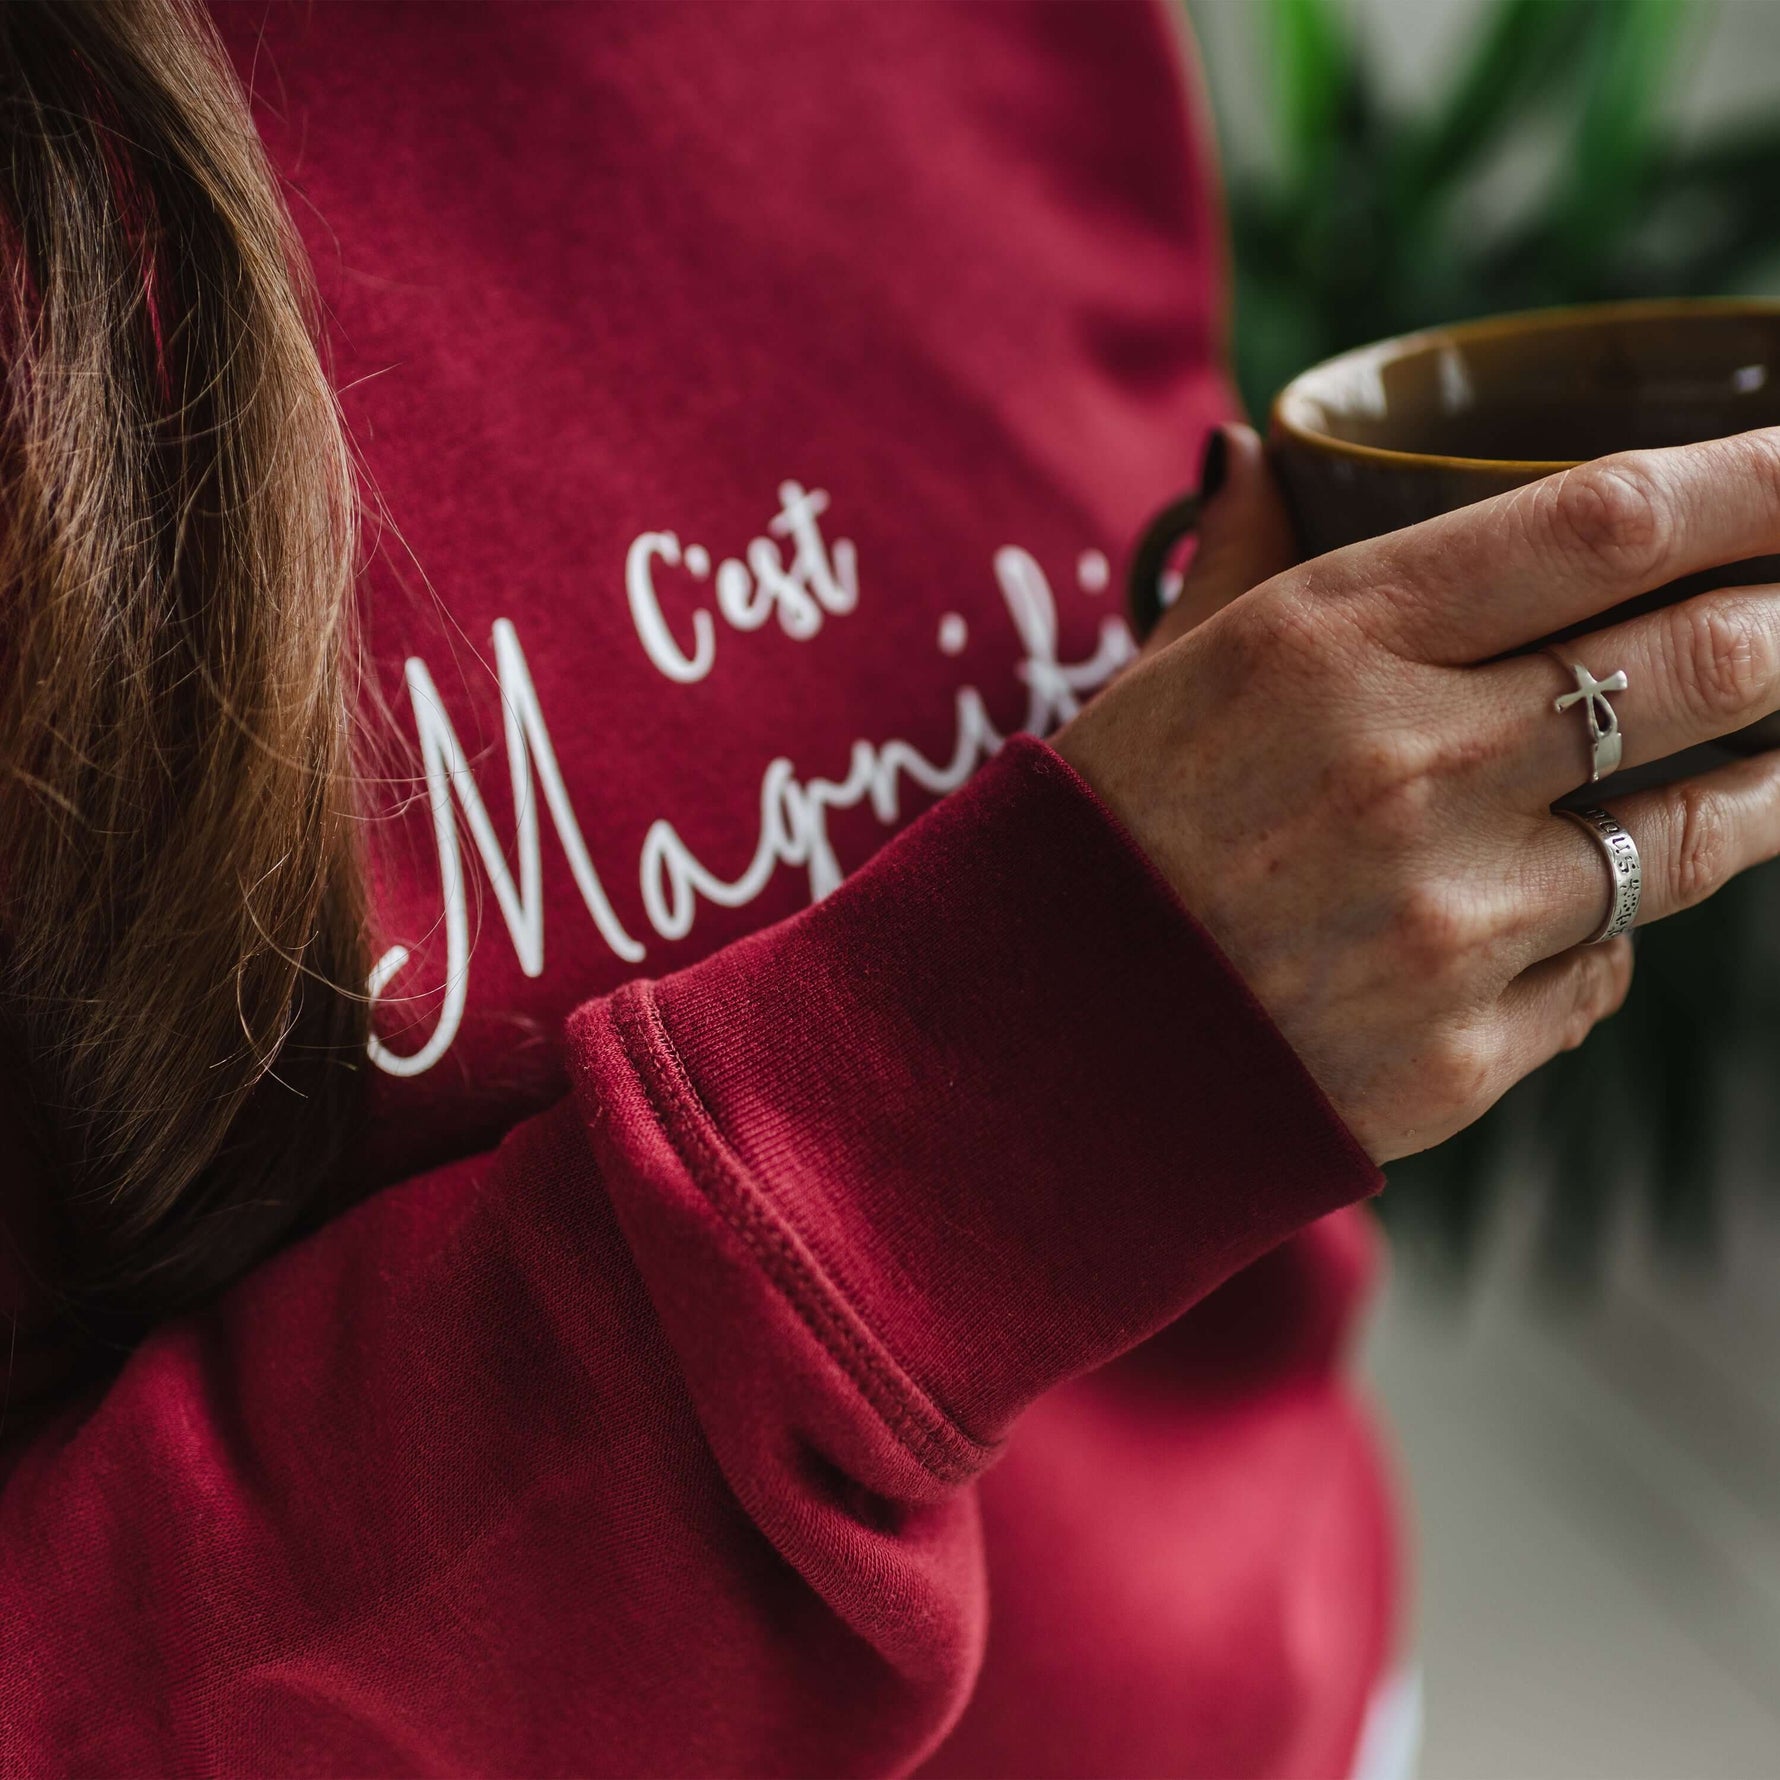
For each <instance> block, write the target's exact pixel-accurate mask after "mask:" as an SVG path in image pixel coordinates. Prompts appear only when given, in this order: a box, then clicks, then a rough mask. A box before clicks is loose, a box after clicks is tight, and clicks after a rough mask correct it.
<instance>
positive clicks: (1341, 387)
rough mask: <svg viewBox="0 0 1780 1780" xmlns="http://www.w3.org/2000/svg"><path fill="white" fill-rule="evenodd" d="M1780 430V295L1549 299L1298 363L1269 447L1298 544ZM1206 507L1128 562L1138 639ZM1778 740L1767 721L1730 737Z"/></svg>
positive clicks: (1760, 575) (1711, 575)
mask: <svg viewBox="0 0 1780 1780" xmlns="http://www.w3.org/2000/svg"><path fill="white" fill-rule="evenodd" d="M1776 424H1780V301H1760V300H1753V299H1751V300H1742V299H1726V300H1708V299H1696V300H1674V301H1662V302H1639V303H1611V304H1601V305H1597V306H1593V307H1588V308H1571V309H1541V310H1534V311H1530V312H1529V313H1526V314H1523V315H1501V316H1492V317H1490V318H1489V319H1487V320H1484V321H1473V322H1465V323H1461V324H1459V325H1456V326H1452V327H1444V328H1431V329H1429V330H1428V331H1426V332H1425V333H1419V334H1406V335H1403V336H1402V337H1401V338H1398V339H1395V340H1383V341H1380V342H1378V343H1377V344H1375V345H1372V346H1362V347H1358V348H1356V349H1355V350H1354V351H1352V352H1344V353H1342V354H1341V355H1340V356H1339V357H1337V358H1332V359H1329V360H1327V361H1325V362H1324V363H1323V364H1320V365H1315V366H1313V367H1312V368H1311V369H1310V370H1308V371H1304V372H1301V373H1300V374H1299V375H1298V376H1297V377H1294V378H1293V379H1292V381H1291V382H1290V383H1288V384H1287V385H1286V387H1285V388H1284V389H1283V390H1281V391H1280V393H1279V395H1278V396H1277V397H1276V398H1275V400H1274V403H1273V412H1272V415H1271V418H1270V423H1269V427H1268V436H1267V454H1268V458H1269V460H1270V461H1271V463H1272V466H1273V470H1274V473H1275V475H1276V476H1277V477H1278V479H1279V481H1280V483H1281V485H1282V487H1283V488H1284V490H1285V497H1286V503H1287V505H1288V507H1289V508H1290V510H1291V514H1292V520H1293V523H1294V525H1295V526H1296V528H1297V532H1298V543H1299V548H1300V549H1301V551H1302V552H1303V554H1304V555H1306V556H1320V555H1321V554H1322V553H1323V552H1324V551H1326V550H1334V549H1336V548H1338V547H1339V546H1341V545H1343V544H1352V543H1355V542H1357V541H1358V540H1359V539H1361V538H1371V537H1376V536H1378V535H1379V534H1380V533H1381V532H1387V531H1395V530H1396V529H1397V528H1398V527H1400V526H1405V525H1413V524H1415V523H1416V522H1417V521H1418V520H1422V519H1430V518H1432V517H1433V516H1434V515H1435V514H1437V513H1445V512H1449V511H1450V510H1451V509H1453V508H1454V507H1462V506H1466V505H1468V504H1469V503H1470V502H1472V501H1478V500H1482V499H1484V498H1485V497H1486V496H1489V495H1494V494H1500V493H1502V492H1503V491H1504V490H1506V489H1510V488H1517V487H1519V486H1520V485H1521V484H1522V483H1526V482H1533V481H1536V480H1537V479H1538V478H1539V477H1541V476H1549V475H1551V474H1552V473H1553V472H1554V471H1557V470H1563V469H1567V468H1569V467H1570V466H1571V465H1573V464H1577V463H1581V462H1584V461H1585V460H1587V459H1589V458H1593V457H1602V456H1605V455H1606V454H1607V453H1609V452H1613V451H1624V450H1631V449H1637V448H1642V447H1648V446H1656V445H1680V444H1688V443H1692V442H1694V441H1696V440H1700V439H1712V438H1721V437H1723V436H1724V435H1726V434H1728V433H1740V432H1746V431H1748V430H1749V429H1750V428H1751V427H1760V426H1773V425H1776ZM1197 518H1198V501H1197V497H1196V496H1193V495H1188V496H1185V497H1183V498H1182V499H1181V500H1179V501H1176V502H1174V503H1173V504H1172V505H1171V506H1169V507H1168V508H1167V509H1166V510H1165V511H1164V512H1162V513H1161V514H1159V515H1157V517H1156V519H1155V520H1154V521H1153V522H1152V523H1151V525H1150V527H1149V528H1148V530H1147V531H1146V532H1145V534H1144V536H1143V539H1142V540H1141V542H1140V544H1139V546H1138V550H1137V553H1136V555H1135V557H1134V558H1133V561H1132V565H1131V577H1130V587H1129V594H1130V605H1131V613H1132V618H1133V621H1134V622H1135V624H1136V626H1137V629H1138V632H1139V634H1140V635H1144V634H1147V633H1148V630H1149V628H1150V627H1151V626H1152V625H1153V624H1154V623H1155V621H1156V619H1157V617H1158V616H1159V615H1160V613H1161V609H1162V594H1161V586H1162V581H1163V574H1164V571H1165V569H1166V567H1167V565H1168V562H1169V559H1170V557H1171V556H1172V554H1173V552H1174V551H1175V549H1176V548H1177V546H1178V545H1179V544H1180V543H1181V542H1182V541H1183V540H1184V539H1185V538H1186V537H1187V536H1188V535H1189V534H1190V532H1191V531H1192V529H1193V526H1194V525H1195V524H1196V522H1197ZM1770 581H1774V582H1780V556H1762V557H1754V558H1751V559H1749V560H1747V561H1744V562H1735V563H1727V564H1726V565H1724V566H1723V567H1722V568H1717V569H1712V570H1710V571H1708V572H1706V573H1704V574H1699V575H1689V576H1687V577H1686V578H1684V579H1682V580H1679V581H1672V582H1670V583H1669V585H1668V586H1666V587H1662V588H1659V589H1657V590H1656V591H1655V592H1653V593H1647V594H1643V595H1641V596H1640V597H1638V598H1637V599H1634V600H1628V601H1626V602H1625V603H1624V604H1623V605H1620V606H1616V607H1615V608H1614V609H1613V611H1612V612H1611V613H1610V614H1609V613H1605V612H1603V613H1600V614H1597V615H1596V616H1595V617H1592V618H1590V619H1589V620H1588V621H1587V622H1586V623H1584V624H1577V625H1572V626H1570V627H1569V628H1567V629H1564V630H1558V631H1554V632H1552V634H1551V635H1550V636H1548V637H1544V638H1541V639H1540V642H1541V643H1549V642H1556V641H1561V640H1562V639H1564V638H1566V637H1570V636H1574V635H1577V634H1578V633H1580V632H1583V631H1589V630H1595V629H1597V628H1599V627H1600V626H1601V625H1603V624H1605V623H1607V622H1609V620H1610V619H1617V618H1623V617H1627V616H1629V615H1631V614H1633V613H1635V612H1643V611H1648V610H1650V609H1652V608H1654V607H1656V606H1661V605H1668V604H1671V603H1672V602H1674V601H1675V600H1678V599H1683V598H1686V597H1687V596H1688V595H1690V594H1694V593H1700V592H1704V591H1705V590H1706V589H1707V588H1712V587H1741V586H1750V585H1754V584H1757V583H1762V582H1770ZM1777 744H1780V717H1770V718H1766V719H1764V720H1763V721H1762V722H1760V723H1757V724H1753V725H1751V726H1750V727H1749V728H1747V729H1744V730H1741V731H1739V732H1738V733H1737V734H1736V735H1734V736H1726V737H1725V738H1724V744H1723V745H1724V746H1726V747H1728V748H1733V749H1735V750H1737V751H1738V752H1740V753H1757V752H1759V751H1761V750H1762V749H1764V748H1768V747H1773V746H1775V745H1777Z"/></svg>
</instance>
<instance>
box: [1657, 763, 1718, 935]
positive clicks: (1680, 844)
mask: <svg viewBox="0 0 1780 1780" xmlns="http://www.w3.org/2000/svg"><path fill="white" fill-rule="evenodd" d="M1671 836H1672V838H1671V841H1670V849H1671V851H1670V858H1669V878H1670V884H1671V886H1672V889H1673V894H1674V899H1675V906H1676V907H1677V908H1683V909H1685V908H1691V907H1693V905H1694V904H1695V903H1696V902H1703V901H1704V900H1705V899H1706V898H1707V897H1708V896H1710V895H1711V894H1712V892H1713V891H1714V890H1716V889H1717V888H1718V887H1719V885H1720V884H1722V883H1723V882H1724V880H1725V878H1726V876H1727V875H1728V874H1729V870H1730V860H1731V826H1730V821H1729V819H1728V815H1727V812H1726V810H1725V807H1724V804H1723V803H1722V802H1721V800H1720V799H1719V798H1718V797H1716V796H1715V795H1713V793H1712V792H1710V791H1708V790H1706V789H1705V788H1704V787H1702V786H1700V785H1697V784H1695V785H1685V784H1684V785H1682V786H1680V787H1679V788H1678V795H1677V800H1676V805H1675V812H1674V821H1673V825H1672V828H1671Z"/></svg>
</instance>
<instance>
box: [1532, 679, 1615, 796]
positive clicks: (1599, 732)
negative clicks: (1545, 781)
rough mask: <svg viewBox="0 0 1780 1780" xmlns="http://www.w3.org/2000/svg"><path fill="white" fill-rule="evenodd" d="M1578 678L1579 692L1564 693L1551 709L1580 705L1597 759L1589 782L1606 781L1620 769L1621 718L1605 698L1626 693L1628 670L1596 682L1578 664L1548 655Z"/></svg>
mask: <svg viewBox="0 0 1780 1780" xmlns="http://www.w3.org/2000/svg"><path fill="white" fill-rule="evenodd" d="M1548 653H1549V654H1551V655H1552V656H1554V657H1555V658H1556V659H1557V660H1558V661H1560V662H1563V665H1564V666H1565V667H1566V668H1568V669H1569V670H1570V672H1571V673H1573V674H1574V675H1575V676H1576V690H1575V691H1574V692H1566V693H1563V694H1562V695H1561V696H1560V697H1559V698H1558V700H1557V702H1556V704H1555V705H1554V706H1553V707H1552V708H1553V709H1554V710H1559V711H1562V710H1566V709H1568V707H1569V706H1571V705H1574V704H1580V705H1581V706H1582V708H1583V710H1584V711H1585V712H1587V714H1588V739H1589V741H1590V743H1591V744H1592V746H1593V749H1594V755H1593V762H1592V770H1591V771H1590V773H1589V775H1588V776H1589V778H1590V779H1591V780H1593V779H1604V778H1606V776H1607V775H1608V774H1609V773H1610V772H1613V771H1615V770H1617V768H1618V766H1619V756H1620V746H1621V738H1620V733H1619V718H1618V717H1617V716H1616V715H1615V714H1614V710H1613V707H1612V706H1611V705H1610V704H1608V702H1607V698H1606V695H1607V694H1608V693H1609V692H1624V691H1625V669H1624V668H1621V669H1620V670H1619V671H1618V672H1617V673H1612V674H1609V675H1608V676H1607V677H1606V679H1604V680H1597V679H1596V678H1595V677H1594V675H1593V674H1591V673H1590V672H1589V671H1588V669H1587V668H1585V667H1584V666H1583V665H1582V663H1581V662H1579V661H1569V660H1566V659H1565V657H1563V656H1562V655H1559V654H1558V652H1557V651H1556V650H1555V649H1552V650H1550V651H1548Z"/></svg>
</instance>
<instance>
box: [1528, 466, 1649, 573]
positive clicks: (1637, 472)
mask: <svg viewBox="0 0 1780 1780" xmlns="http://www.w3.org/2000/svg"><path fill="white" fill-rule="evenodd" d="M1550 488H1551V493H1550V495H1549V496H1548V498H1547V501H1546V505H1545V520H1546V529H1547V531H1548V533H1549V536H1550V540H1551V542H1552V543H1553V544H1554V545H1555V546H1556V548H1557V549H1558V550H1560V551H1561V552H1563V553H1564V554H1565V555H1566V556H1570V557H1572V558H1576V559H1579V560H1581V561H1584V562H1587V563H1590V564H1592V565H1594V566H1596V567H1598V568H1600V569H1602V570H1604V571H1605V572H1607V573H1609V574H1611V575H1614V576H1616V577H1620V578H1630V579H1636V580H1646V579H1648V580H1653V581H1660V580H1661V579H1662V578H1663V577H1662V575H1661V573H1660V570H1661V566H1662V564H1663V562H1664V561H1665V560H1666V558H1667V557H1668V554H1669V549H1670V543H1671V540H1672V537H1673V534H1674V515H1673V509H1672V505H1671V503H1670V500H1669V497H1668V496H1667V495H1666V493H1665V492H1664V491H1663V489H1662V487H1661V486H1660V484H1659V483H1658V482H1657V481H1656V479H1655V477H1654V476H1653V475H1652V473H1651V471H1650V470H1649V469H1648V468H1647V467H1646V466H1644V465H1642V464H1641V463H1640V462H1639V461H1638V460H1637V459H1636V458H1631V457H1625V458H1608V459H1604V460H1602V461H1600V462H1596V463H1587V464H1579V465H1577V467H1576V468H1575V469H1573V470H1565V471H1563V472H1562V473H1561V474H1560V475H1558V476H1556V477H1554V478H1553V479H1552V482H1551V484H1550Z"/></svg>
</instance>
